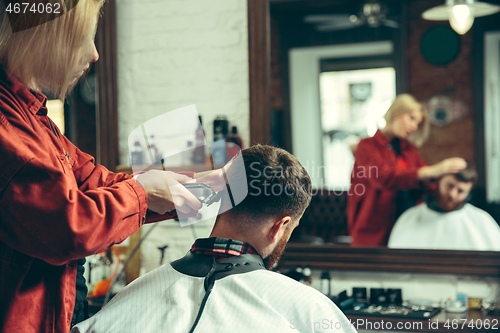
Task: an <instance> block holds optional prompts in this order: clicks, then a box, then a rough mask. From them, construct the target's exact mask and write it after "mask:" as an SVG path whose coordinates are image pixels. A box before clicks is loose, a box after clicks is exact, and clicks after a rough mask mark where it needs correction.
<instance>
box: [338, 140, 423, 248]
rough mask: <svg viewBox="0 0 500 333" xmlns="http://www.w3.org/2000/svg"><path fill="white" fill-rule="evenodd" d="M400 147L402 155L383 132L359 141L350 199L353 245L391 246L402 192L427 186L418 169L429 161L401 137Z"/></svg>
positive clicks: (348, 207) (350, 228)
mask: <svg viewBox="0 0 500 333" xmlns="http://www.w3.org/2000/svg"><path fill="white" fill-rule="evenodd" d="M400 148H401V155H400V156H399V157H398V156H396V153H395V152H394V149H393V147H392V145H391V142H390V140H389V139H388V138H387V137H386V136H384V135H383V134H382V132H381V131H377V133H375V135H374V136H373V137H371V138H366V139H363V140H361V141H360V142H359V144H358V146H357V148H356V152H355V162H354V168H353V172H352V174H351V189H350V191H349V194H348V198H347V223H348V228H349V234H350V235H351V237H352V242H351V245H355V246H380V245H387V241H388V239H389V235H390V232H391V230H392V227H393V225H394V223H395V222H396V197H397V195H398V192H399V191H403V190H408V189H416V188H422V186H423V185H424V184H423V183H421V182H420V181H419V180H418V176H417V170H418V169H419V168H420V167H422V166H425V165H427V163H426V162H425V161H424V160H423V159H422V158H421V157H420V153H419V152H418V150H417V148H416V147H415V146H414V145H413V144H411V143H410V142H408V141H406V140H401V141H400Z"/></svg>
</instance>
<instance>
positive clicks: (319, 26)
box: [304, 1, 399, 31]
mask: <svg viewBox="0 0 500 333" xmlns="http://www.w3.org/2000/svg"><path fill="white" fill-rule="evenodd" d="M386 14H387V7H386V6H385V5H383V4H381V3H380V2H377V1H369V2H366V3H365V4H363V7H362V8H361V10H360V12H359V13H358V14H317V15H307V16H305V17H304V22H306V23H311V24H316V30H318V31H337V30H346V29H351V28H356V27H360V26H368V27H370V28H378V27H380V26H381V25H384V26H387V27H390V28H394V29H397V28H399V23H398V22H396V21H394V20H389V19H387V17H386Z"/></svg>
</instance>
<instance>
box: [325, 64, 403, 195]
mask: <svg viewBox="0 0 500 333" xmlns="http://www.w3.org/2000/svg"><path fill="white" fill-rule="evenodd" d="M319 81H320V99H321V125H322V130H323V156H324V161H325V168H324V170H325V184H326V186H327V187H328V188H335V189H342V190H344V191H347V190H349V187H350V185H351V170H352V167H353V164H354V155H353V152H354V151H355V149H356V145H357V143H358V142H359V140H360V139H363V138H365V137H368V136H373V135H374V134H375V132H376V131H377V129H382V128H384V126H385V124H386V121H385V119H384V114H385V113H386V111H387V109H388V108H389V106H390V104H391V101H392V100H393V99H394V97H395V95H396V87H395V83H396V74H395V70H394V68H392V67H386V68H372V69H362V70H345V71H344V70H342V71H331V72H323V73H321V74H320V76H319Z"/></svg>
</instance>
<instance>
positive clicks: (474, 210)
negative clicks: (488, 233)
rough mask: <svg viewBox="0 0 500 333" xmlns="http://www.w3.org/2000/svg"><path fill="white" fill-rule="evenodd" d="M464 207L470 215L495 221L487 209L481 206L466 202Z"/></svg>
mask: <svg viewBox="0 0 500 333" xmlns="http://www.w3.org/2000/svg"><path fill="white" fill-rule="evenodd" d="M463 208H464V210H465V211H466V212H467V213H468V214H470V215H473V216H477V217H481V218H483V219H488V220H493V221H494V219H493V217H492V216H491V215H490V214H489V213H488V212H487V211H485V210H482V209H481V208H478V207H476V206H474V205H472V204H470V203H466V204H465V205H464V207H463Z"/></svg>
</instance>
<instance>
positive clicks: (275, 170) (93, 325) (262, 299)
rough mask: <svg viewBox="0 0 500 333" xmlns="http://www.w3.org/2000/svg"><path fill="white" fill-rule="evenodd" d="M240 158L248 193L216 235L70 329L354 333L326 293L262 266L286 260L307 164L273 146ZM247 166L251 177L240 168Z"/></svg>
mask: <svg viewBox="0 0 500 333" xmlns="http://www.w3.org/2000/svg"><path fill="white" fill-rule="evenodd" d="M241 154H242V157H243V158H239V159H233V162H232V163H231V164H230V166H229V167H228V170H227V173H226V176H227V178H228V180H226V182H229V183H230V184H231V182H232V181H235V180H243V181H244V182H246V183H247V184H248V195H247V196H246V197H245V198H244V200H243V201H241V202H240V203H239V204H238V205H236V206H235V207H234V208H232V209H230V210H227V211H225V212H224V213H222V214H220V215H219V216H218V217H217V219H216V222H215V225H214V228H213V230H212V233H211V235H210V238H205V239H198V240H196V242H195V243H194V244H193V246H192V247H191V250H190V251H189V252H188V254H187V255H186V256H185V257H183V258H181V259H179V260H177V261H174V262H172V263H171V264H168V265H163V266H161V267H159V268H157V269H156V270H154V271H152V272H150V273H148V274H146V275H145V276H143V277H141V278H139V279H137V280H135V281H133V282H132V283H131V284H129V285H128V286H127V287H126V288H125V289H124V290H122V291H121V292H120V293H119V294H118V295H116V296H115V297H114V298H113V299H112V300H111V301H110V302H109V304H108V305H106V306H105V307H104V308H103V309H102V310H101V311H100V312H98V313H97V314H96V315H94V316H93V317H91V318H90V319H88V320H86V321H84V322H82V323H80V324H78V325H77V326H75V328H73V331H72V332H73V333H76V332H95V333H102V332H155V333H156V332H175V333H184V332H186V333H187V332H203V333H208V332H240V333H241V332H261V333H267V332H273V333H274V332H301V331H303V332H323V331H326V332H330V331H335V332H355V330H354V328H353V326H351V325H350V323H349V321H348V320H347V318H346V317H345V316H344V315H343V313H342V312H341V311H340V310H339V309H338V308H337V307H336V306H335V304H334V303H333V302H332V301H331V300H329V299H328V298H327V297H325V296H324V295H323V294H321V293H320V292H318V291H317V290H315V289H313V288H311V287H309V286H306V285H303V284H301V283H299V282H296V281H294V280H292V279H290V278H288V277H286V276H284V275H281V274H279V273H276V272H272V271H269V270H266V269H265V268H264V267H266V268H267V269H270V268H271V267H272V266H273V264H274V263H275V262H276V261H277V260H278V259H279V257H280V255H281V253H282V252H283V250H284V248H285V245H286V243H287V241H288V239H289V237H290V234H291V233H292V231H293V229H294V228H295V227H296V226H297V225H298V224H299V220H300V218H301V217H302V214H303V213H304V210H305V209H306V207H307V206H308V205H309V202H310V200H311V180H310V178H309V175H308V174H307V172H306V170H305V169H304V168H303V167H302V165H300V163H299V162H298V161H297V159H296V158H295V157H293V156H292V155H291V154H289V153H288V152H286V151H284V150H282V149H278V148H274V147H270V146H263V145H257V146H253V147H251V148H248V149H244V150H243V151H242V153H241ZM237 161H240V163H244V168H241V167H237V166H236V165H235V164H237V163H238V162H237ZM240 166H241V165H240ZM242 169H243V170H244V169H246V179H245V174H244V172H242V173H238V171H235V170H242ZM229 190H231V189H229ZM228 192H229V191H228ZM226 197H227V196H223V200H222V203H221V210H220V211H224V210H223V209H222V207H223V206H224V205H227V204H228V202H227V201H226V200H225V199H224V198H226ZM225 201H226V202H225Z"/></svg>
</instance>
